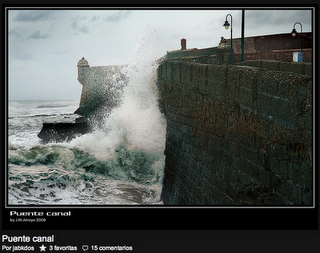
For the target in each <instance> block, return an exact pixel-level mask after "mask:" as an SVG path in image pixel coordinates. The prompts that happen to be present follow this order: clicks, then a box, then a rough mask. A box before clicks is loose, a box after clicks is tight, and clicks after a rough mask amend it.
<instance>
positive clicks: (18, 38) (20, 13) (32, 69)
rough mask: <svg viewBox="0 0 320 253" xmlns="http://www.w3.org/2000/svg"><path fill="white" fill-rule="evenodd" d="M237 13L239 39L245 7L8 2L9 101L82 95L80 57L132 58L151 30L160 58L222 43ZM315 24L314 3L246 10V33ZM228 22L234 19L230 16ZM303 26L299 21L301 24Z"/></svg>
mask: <svg viewBox="0 0 320 253" xmlns="http://www.w3.org/2000/svg"><path fill="white" fill-rule="evenodd" d="M229 13H230V14H232V16H233V38H239V37H240V36H241V10H236V9H233V10H228V9H215V10H214V9H204V10H203V9H202V10H197V9H180V10H174V9H171V10H164V9H153V10H146V9H119V8H118V9H111V10H110V9H109V10H106V9H88V8H87V9H57V8H55V9H45V10H40V9H9V10H8V19H7V20H8V22H7V38H8V51H7V52H8V98H9V100H38V99H40V100H51V99H52V100H56V99H60V100H79V99H80V94H81V89H82V86H81V84H80V83H79V82H78V81H77V62H78V61H79V60H80V59H81V58H82V57H83V56H84V57H85V58H86V59H87V60H88V62H89V65H90V66H101V65H115V64H127V63H128V62H129V61H130V57H132V54H133V50H134V49H135V48H136V46H137V44H139V41H140V43H141V38H144V36H145V35H148V36H147V38H151V40H152V42H151V43H153V45H152V46H153V48H154V50H152V52H150V53H152V54H153V55H154V57H155V58H159V57H161V56H163V55H165V54H166V51H171V50H177V49H180V48H181V46H180V39H182V38H185V39H187V48H199V49H200V48H206V47H214V46H218V44H219V41H220V37H221V36H223V37H225V38H230V30H225V29H224V27H223V26H222V25H223V24H224V21H225V17H226V15H227V14H229ZM297 21H299V22H300V23H302V25H303V32H311V30H312V11H311V10H310V9H290V10H289V9H280V10H270V9H260V10H256V9H252V8H251V9H247V10H246V12H245V37H250V36H258V35H269V34H277V33H290V32H291V30H292V26H293V24H294V23H295V22H297ZM229 22H230V19H229ZM296 28H297V31H298V32H300V26H297V27H296Z"/></svg>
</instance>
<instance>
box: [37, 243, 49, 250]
mask: <svg viewBox="0 0 320 253" xmlns="http://www.w3.org/2000/svg"><path fill="white" fill-rule="evenodd" d="M39 248H40V251H46V248H47V247H46V246H44V245H43V244H42V245H41V246H40V247H39Z"/></svg>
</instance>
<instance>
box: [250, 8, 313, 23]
mask: <svg viewBox="0 0 320 253" xmlns="http://www.w3.org/2000/svg"><path fill="white" fill-rule="evenodd" d="M246 18H247V19H248V22H250V24H253V25H255V26H259V25H278V26H282V25H291V24H292V25H293V24H294V22H296V21H298V20H299V19H300V21H301V22H304V23H310V20H311V19H310V18H311V11H310V12H309V13H308V12H306V10H269V11H266V10H256V11H254V10H250V11H247V13H246Z"/></svg>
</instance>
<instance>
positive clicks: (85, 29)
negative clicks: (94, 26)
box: [71, 21, 89, 33]
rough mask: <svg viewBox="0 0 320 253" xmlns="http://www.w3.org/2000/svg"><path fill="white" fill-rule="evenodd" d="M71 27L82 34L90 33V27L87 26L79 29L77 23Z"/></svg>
mask: <svg viewBox="0 0 320 253" xmlns="http://www.w3.org/2000/svg"><path fill="white" fill-rule="evenodd" d="M71 27H72V29H73V30H74V31H76V32H77V31H79V32H82V33H89V27H88V26H86V25H82V26H81V27H79V26H78V22H77V21H74V22H72V24H71Z"/></svg>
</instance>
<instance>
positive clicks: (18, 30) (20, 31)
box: [9, 27, 25, 37]
mask: <svg viewBox="0 0 320 253" xmlns="http://www.w3.org/2000/svg"><path fill="white" fill-rule="evenodd" d="M24 31H25V30H24V29H22V28H19V27H17V28H14V29H11V30H10V31H9V34H10V35H14V36H16V37H21V36H22V34H23V33H24Z"/></svg>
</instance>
